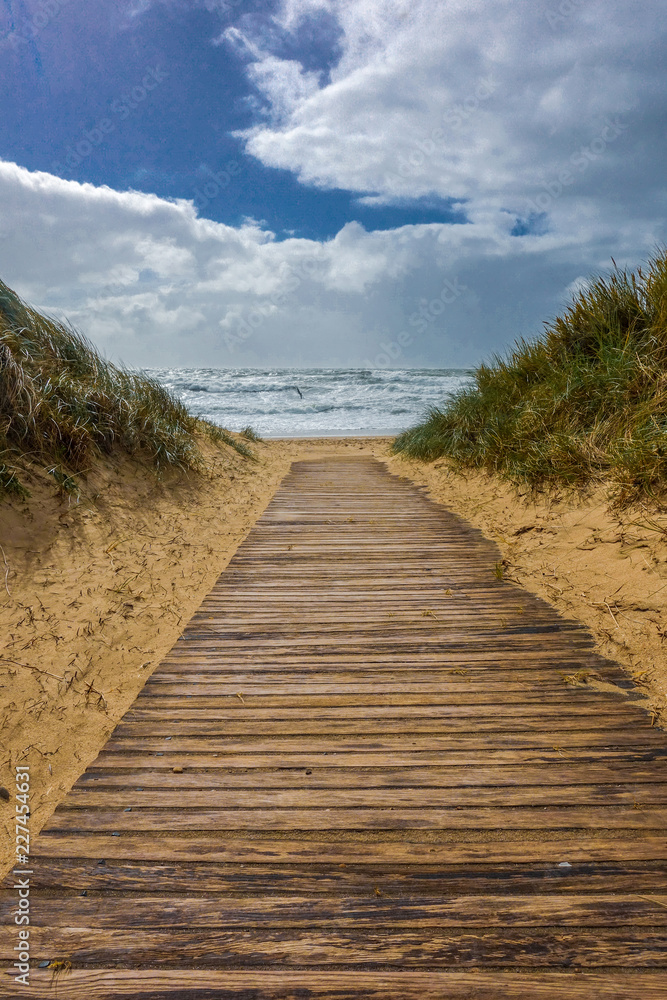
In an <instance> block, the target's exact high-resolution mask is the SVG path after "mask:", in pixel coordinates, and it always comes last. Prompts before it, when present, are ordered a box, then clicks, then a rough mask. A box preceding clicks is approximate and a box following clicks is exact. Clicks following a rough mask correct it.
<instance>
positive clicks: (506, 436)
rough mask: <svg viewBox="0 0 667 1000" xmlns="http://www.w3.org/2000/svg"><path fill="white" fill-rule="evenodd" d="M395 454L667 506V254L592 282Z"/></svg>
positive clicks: (405, 438)
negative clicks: (603, 485)
mask: <svg viewBox="0 0 667 1000" xmlns="http://www.w3.org/2000/svg"><path fill="white" fill-rule="evenodd" d="M393 447H394V451H396V452H403V453H405V454H407V455H409V456H412V457H414V458H418V459H422V460H424V461H432V460H434V459H436V458H438V457H440V456H448V457H449V458H451V459H453V460H454V462H455V463H456V464H458V465H459V466H461V467H468V468H477V469H486V470H488V471H490V472H493V473H497V474H499V475H500V476H502V477H503V478H506V479H509V480H510V481H512V482H514V483H516V484H525V485H528V486H530V487H533V488H538V487H545V486H547V487H548V486H555V487H561V486H571V487H580V486H584V485H586V484H592V483H593V482H602V481H604V482H608V483H610V484H611V486H612V495H613V497H614V499H615V501H616V502H617V503H618V504H621V505H623V504H628V503H633V502H637V501H643V500H647V499H648V500H651V501H652V502H655V501H657V502H663V501H664V499H665V495H666V493H667V250H665V249H661V250H659V251H657V252H656V253H655V254H654V255H653V256H652V257H651V258H650V259H649V261H648V262H647V264H646V265H645V266H643V267H639V268H637V269H636V271H634V272H632V271H630V272H628V271H626V270H622V269H620V268H617V267H616V266H615V265H614V269H613V270H612V271H611V272H610V273H609V274H608V275H606V276H601V277H598V278H596V279H592V280H591V281H590V282H589V283H588V284H587V285H586V286H585V287H584V288H583V289H582V290H581V291H580V292H579V293H578V294H576V295H575V296H574V298H573V299H572V301H571V302H570V304H569V305H568V307H567V308H566V309H565V311H564V312H563V313H562V315H560V316H558V317H557V318H556V319H555V320H553V322H550V323H546V324H545V331H544V333H543V334H542V336H541V337H539V338H537V339H536V340H534V341H525V340H520V341H518V342H517V343H515V345H514V347H513V348H512V349H511V350H510V352H509V353H508V354H507V356H505V357H494V358H493V359H492V360H491V361H490V363H488V364H482V365H480V367H479V368H478V369H477V370H476V371H475V373H474V378H473V384H472V386H469V387H467V388H465V389H463V390H461V391H459V392H458V393H456V394H455V395H454V396H453V397H452V399H451V400H450V401H449V402H448V403H447V405H445V406H444V407H443V408H442V409H434V410H432V411H431V412H430V413H429V414H428V416H427V419H426V420H425V421H424V422H423V423H422V424H420V425H419V426H416V427H413V428H411V429H410V430H407V431H405V432H404V433H403V434H401V435H400V436H399V437H398V438H397V439H396V441H395V442H394V446H393Z"/></svg>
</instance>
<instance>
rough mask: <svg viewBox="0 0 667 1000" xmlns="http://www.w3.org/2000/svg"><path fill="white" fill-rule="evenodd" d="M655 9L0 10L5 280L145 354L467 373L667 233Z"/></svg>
mask: <svg viewBox="0 0 667 1000" xmlns="http://www.w3.org/2000/svg"><path fill="white" fill-rule="evenodd" d="M666 34H667V19H666V18H665V17H664V6H663V4H662V2H661V0H643V2H641V3H637V2H636V0H604V2H603V0H530V2H526V0H524V2H517V0H465V2H463V0H393V2H390V0H262V2H260V0H86V3H81V2H80V0H0V67H1V68H0V209H1V211H0V278H2V280H3V281H5V282H6V283H7V284H8V285H10V287H12V288H14V289H15V290H16V291H17V292H18V293H19V294H20V295H21V296H22V297H23V298H25V299H26V300H28V301H29V302H30V303H31V304H32V305H35V306H37V307H38V308H40V309H43V310H45V311H47V312H48V313H49V314H51V315H54V316H57V317H61V318H67V319H68V320H69V321H70V322H71V323H72V324H73V325H75V326H76V327H77V328H78V329H80V330H81V331H82V332H84V333H85V334H86V335H88V336H89V337H90V339H91V340H92V341H93V342H94V343H95V344H96V345H98V347H99V348H100V349H101V350H102V352H103V353H104V354H105V355H106V356H108V357H110V358H112V359H114V360H119V361H123V362H124V363H126V364H128V365H135V366H144V367H168V366H189V367H194V366H203V367H246V366H253V367H287V366H298V367H318V366H323V367H371V366H372V367H378V368H382V367H392V368H403V367H445V368H447V367H469V366H472V365H475V364H477V363H479V362H480V361H481V360H483V359H485V358H489V357H490V356H491V355H494V354H498V353H503V352H504V351H506V350H507V349H508V348H509V347H510V346H511V344H512V343H513V342H514V341H515V340H517V339H518V338H522V337H524V338H531V337H535V336H538V335H539V334H540V332H541V331H542V329H543V324H544V322H545V321H549V320H551V319H553V318H554V317H555V316H556V315H557V314H558V312H559V311H560V310H562V309H563V307H564V306H565V305H566V304H567V302H568V301H569V300H570V298H571V296H572V294H573V293H575V292H576V290H577V289H579V288H581V287H582V284H583V283H584V282H585V281H586V279H587V278H590V277H592V276H595V275H597V274H599V273H604V272H606V271H608V270H609V268H610V267H611V266H612V259H613V260H614V261H615V262H616V264H618V265H619V266H622V267H625V266H629V267H633V266H636V265H637V264H640V263H641V262H642V260H645V259H646V258H647V257H648V256H649V255H650V254H651V253H652V252H654V251H655V250H656V248H658V247H660V246H662V245H664V243H665V242H666V241H667V224H666V221H665V217H666V209H667V198H666V183H665V168H664V165H665V162H667V156H666V153H667V149H666V146H667V120H666V119H667V65H666V61H667V60H666V53H667V45H666Z"/></svg>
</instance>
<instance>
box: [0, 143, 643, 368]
mask: <svg viewBox="0 0 667 1000" xmlns="http://www.w3.org/2000/svg"><path fill="white" fill-rule="evenodd" d="M561 200H562V202H563V207H562V209H561V210H560V211H561V219H560V228H559V229H558V230H557V231H553V232H550V233H548V234H546V235H543V236H536V235H534V236H525V237H523V238H520V239H519V238H517V237H515V236H512V235H510V230H511V227H512V225H513V217H512V216H511V215H509V214H507V213H506V214H505V215H504V216H500V215H499V213H498V212H497V210H496V207H495V205H494V204H493V202H492V201H489V202H485V201H483V200H482V199H479V200H478V201H477V202H475V204H474V210H473V211H471V216H472V219H473V221H472V222H471V223H469V224H457V225H444V224H432V225H419V226H404V227H402V228H399V229H394V230H387V231H376V232H366V231H365V230H364V229H363V227H361V226H360V225H358V224H357V223H349V224H348V225H346V226H344V227H343V229H341V231H340V232H339V233H338V234H337V235H336V237H335V238H333V239H331V240H329V241H326V242H317V241H314V240H306V239H299V238H291V239H287V240H284V241H278V240H276V239H275V237H274V235H273V234H272V233H270V232H268V231H266V230H264V229H262V228H261V227H260V226H259V225H258V224H257V223H255V222H253V221H251V220H250V221H249V222H248V223H247V224H246V225H243V226H241V227H238V228H233V227H230V226H226V225H222V224H220V223H216V222H212V221H211V220H209V219H202V218H199V217H198V215H197V212H196V209H195V207H194V205H193V204H192V203H191V202H188V201H184V200H180V201H168V200H165V199H160V198H158V197H156V196H154V195H148V194H141V193H138V192H118V191H113V190H111V189H110V188H106V187H100V188H98V187H94V186H93V185H91V184H78V183H76V182H73V181H65V180H62V179H60V178H57V177H54V176H52V175H50V174H46V173H31V172H29V171H28V170H25V169H24V168H21V167H18V166H17V165H16V164H12V163H3V162H0V202H1V203H2V204H3V205H4V206H5V212H4V216H3V219H2V222H1V223H0V276H1V277H2V278H3V280H5V281H6V282H7V283H8V284H9V285H10V286H12V287H14V288H15V289H16V290H17V291H18V292H19V294H21V295H22V296H23V297H24V298H26V299H27V300H28V301H30V302H31V303H32V304H34V305H36V306H38V307H40V308H43V309H45V310H47V311H49V312H51V313H53V314H56V315H61V316H67V317H69V319H70V320H71V321H72V322H73V323H74V324H75V325H76V326H78V327H79V328H80V329H81V330H82V331H83V332H85V333H86V334H88V335H89V336H90V337H91V338H92V339H93V340H94V341H95V342H96V343H97V344H98V345H99V346H100V347H101V348H102V349H103V350H104V351H105V352H106V353H107V354H109V355H111V356H112V357H116V358H121V359H123V360H124V361H126V362H127V363H131V364H138V365H144V366H149V367H151V366H171V365H185V366H192V365H204V366H206V365H211V366H216V365H218V366H227V365H231V366H239V365H241V366H242V365H255V366H266V365H289V364H300V365H306V366H309V365H334V366H337V365H340V366H356V365H359V364H364V363H367V361H368V360H371V361H373V360H374V359H380V360H379V362H378V363H379V364H398V365H399V366H400V365H408V366H410V365H416V366H419V365H432V364H435V365H441V366H445V367H447V366H457V365H464V366H465V365H470V364H473V363H475V362H476V361H478V360H479V359H480V358H481V357H482V356H483V355H485V354H486V353H488V351H489V349H497V348H498V347H500V346H502V345H503V343H505V342H507V341H511V340H512V339H514V338H515V337H517V336H519V335H525V334H527V335H530V334H534V333H537V332H539V330H540V329H541V321H542V320H543V319H545V318H547V317H548V316H549V315H550V314H553V312H554V311H555V310H557V309H559V308H560V307H561V305H562V295H563V290H564V289H565V288H566V286H567V285H568V284H569V283H570V282H572V281H573V279H574V278H575V277H576V276H578V275H581V274H585V273H589V272H590V270H591V269H597V268H604V267H605V266H606V265H607V264H608V262H609V252H610V249H609V248H611V247H617V246H622V247H624V248H625V249H626V251H627V255H628V257H629V259H630V261H631V262H633V261H634V260H636V257H637V254H640V253H642V252H644V251H645V249H646V248H648V249H649V250H650V248H651V246H652V244H653V243H654V242H655V234H656V229H655V226H654V225H652V223H651V222H650V221H649V220H648V219H647V220H646V222H645V224H644V226H643V227H642V229H641V230H640V231H639V232H636V231H635V226H634V223H633V222H632V220H630V219H629V218H628V215H627V210H626V206H624V205H622V204H621V205H618V206H617V207H616V208H615V209H614V210H613V211H612V210H610V211H609V212H608V213H607V214H605V215H604V216H601V215H600V213H599V212H598V211H596V206H595V201H594V200H593V199H591V198H590V197H587V196H581V197H580V198H579V199H574V198H571V199H567V200H566V199H561ZM633 255H634V256H633ZM618 259H619V263H624V262H625V260H624V258H623V256H619V258H618ZM452 287H453V288H454V289H456V294H453V293H452ZM572 287H574V286H572ZM401 334H407V338H408V341H407V342H406V337H405V336H404V337H403V340H402V341H399V338H400V335H401ZM399 343H400V352H399V353H398V354H396V351H397V350H398V348H397V344H399ZM392 352H393V353H392Z"/></svg>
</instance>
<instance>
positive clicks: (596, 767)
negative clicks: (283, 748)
mask: <svg viewBox="0 0 667 1000" xmlns="http://www.w3.org/2000/svg"><path fill="white" fill-rule="evenodd" d="M148 759H149V760H153V759H154V758H148ZM184 763H185V765H186V768H184V769H183V771H182V772H181V771H179V772H177V773H174V772H173V771H172V770H171V768H169V769H166V768H156V767H143V768H136V769H135V770H132V771H129V769H127V768H122V769H121V768H96V767H89V768H88V769H87V770H86V771H85V772H84V773H83V774H82V775H81V777H80V778H79V780H78V782H77V783H76V785H75V786H74V791H75V792H76V793H77V797H79V792H80V790H83V789H90V790H92V789H98V788H127V789H132V788H136V787H139V786H141V787H144V788H337V787H341V786H344V787H347V788H459V789H460V788H462V787H467V788H470V789H480V788H501V789H510V790H512V789H514V788H515V786H519V787H523V786H528V785H539V786H542V787H543V788H544V790H545V791H546V790H547V789H549V788H552V789H554V788H559V787H560V786H562V785H567V786H569V787H570V788H572V787H573V786H577V785H583V786H588V785H589V783H590V782H595V785H596V786H600V785H602V786H607V785H618V786H619V788H620V786H621V785H622V783H623V782H626V783H627V782H628V781H629V782H631V784H630V785H628V787H635V788H639V787H641V786H642V785H643V784H645V783H646V784H654V783H658V785H659V787H660V788H662V787H663V785H662V784H661V783H664V782H667V761H657V762H655V763H653V764H645V765H642V764H641V763H636V762H634V761H632V762H626V761H619V762H615V763H614V764H611V763H608V762H606V761H605V762H603V763H591V762H590V761H588V762H585V763H581V762H579V761H577V760H575V761H572V762H570V763H569V764H568V763H564V762H563V758H561V760H560V762H559V763H558V764H555V763H554V764H551V765H550V766H549V768H548V771H546V770H545V767H544V766H541V767H532V766H530V764H506V765H504V766H501V767H484V766H481V765H479V766H473V765H468V766H465V767H457V766H455V765H452V766H451V767H441V766H437V765H433V766H431V767H396V766H393V767H392V766H387V767H375V768H371V767H368V766H367V767H366V768H364V769H363V770H362V769H361V762H360V763H359V765H358V766H357V767H354V768H342V767H331V766H329V767H322V766H320V767H316V768H310V767H306V766H305V765H303V764H302V765H301V767H282V768H279V769H278V768H273V769H270V768H267V767H254V768H237V769H230V768H228V767H218V768H215V769H212V768H198V767H197V765H196V763H195V762H194V761H193V760H192V759H189V760H185V759H184ZM182 766H183V765H181V767H182ZM545 777H546V778H548V785H547V784H545ZM603 792H604V789H602V790H601V792H600V794H603ZM473 794H477V793H476V792H473Z"/></svg>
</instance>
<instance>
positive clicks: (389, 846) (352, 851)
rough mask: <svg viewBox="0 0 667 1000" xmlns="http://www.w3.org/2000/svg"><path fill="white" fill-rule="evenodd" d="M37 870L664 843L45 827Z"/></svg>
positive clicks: (598, 850) (499, 854) (437, 857)
mask: <svg viewBox="0 0 667 1000" xmlns="http://www.w3.org/2000/svg"><path fill="white" fill-rule="evenodd" d="M33 857H34V860H35V862H36V863H37V864H39V862H40V859H41V858H42V857H46V858H94V859H99V860H103V859H104V860H106V859H113V858H127V859H130V860H137V859H143V860H144V861H149V860H156V861H163V860H164V859H165V858H170V859H172V860H174V861H203V860H208V861H225V862H238V863H250V862H264V863H269V862H271V863H274V862H278V863H286V862H290V863H294V864H298V863H306V864H322V863H334V864H341V863H344V864H367V863H370V864H420V863H422V864H440V863H441V864H449V865H452V864H459V865H467V864H480V863H484V864H496V863H502V864H508V863H534V862H544V863H551V864H553V865H554V866H555V865H560V864H561V862H567V863H568V864H571V865H574V864H581V863H585V862H593V861H598V862H606V861H622V862H624V861H665V860H667V837H664V836H662V835H660V836H649V837H644V836H642V837H638V836H636V835H634V834H633V835H631V836H628V835H626V836H624V837H619V838H618V839H616V838H614V839H611V838H609V837H607V838H603V837H599V838H598V837H586V836H585V835H583V834H581V835H578V836H577V838H576V839H565V838H562V839H558V838H555V837H553V836H550V837H547V836H545V837H544V838H541V839H539V840H527V839H525V838H524V839H512V840H500V841H498V840H475V841H473V842H469V841H468V842H466V841H462V840H449V841H445V842H444V843H443V842H433V841H425V842H419V841H416V840H415V839H414V838H411V839H406V840H390V841H382V840H369V839H365V840H363V841H359V840H348V839H346V840H329V841H327V840H319V841H316V840H310V839H306V838H302V839H300V840H299V839H290V838H285V839H275V838H271V837H266V838H264V837H257V838H254V839H253V838H250V837H245V838H242V839H239V838H238V836H236V837H234V838H227V837H224V836H221V835H220V834H216V833H215V832H212V831H210V830H209V831H206V832H205V833H197V834H194V835H192V834H190V835H180V836H179V835H178V834H169V833H163V832H162V830H160V832H159V833H158V834H156V833H155V832H153V833H152V835H151V836H148V835H147V834H145V833H144V834H141V833H134V834H132V833H127V832H125V833H122V834H121V836H119V837H114V836H112V835H111V834H108V833H107V834H104V833H93V832H90V833H86V834H85V835H83V836H79V835H76V834H72V833H67V832H65V833H58V832H56V831H54V830H52V828H51V827H50V826H49V827H48V829H47V830H46V831H43V832H42V835H41V836H40V838H39V840H38V841H37V845H36V848H35V851H34V855H33Z"/></svg>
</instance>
